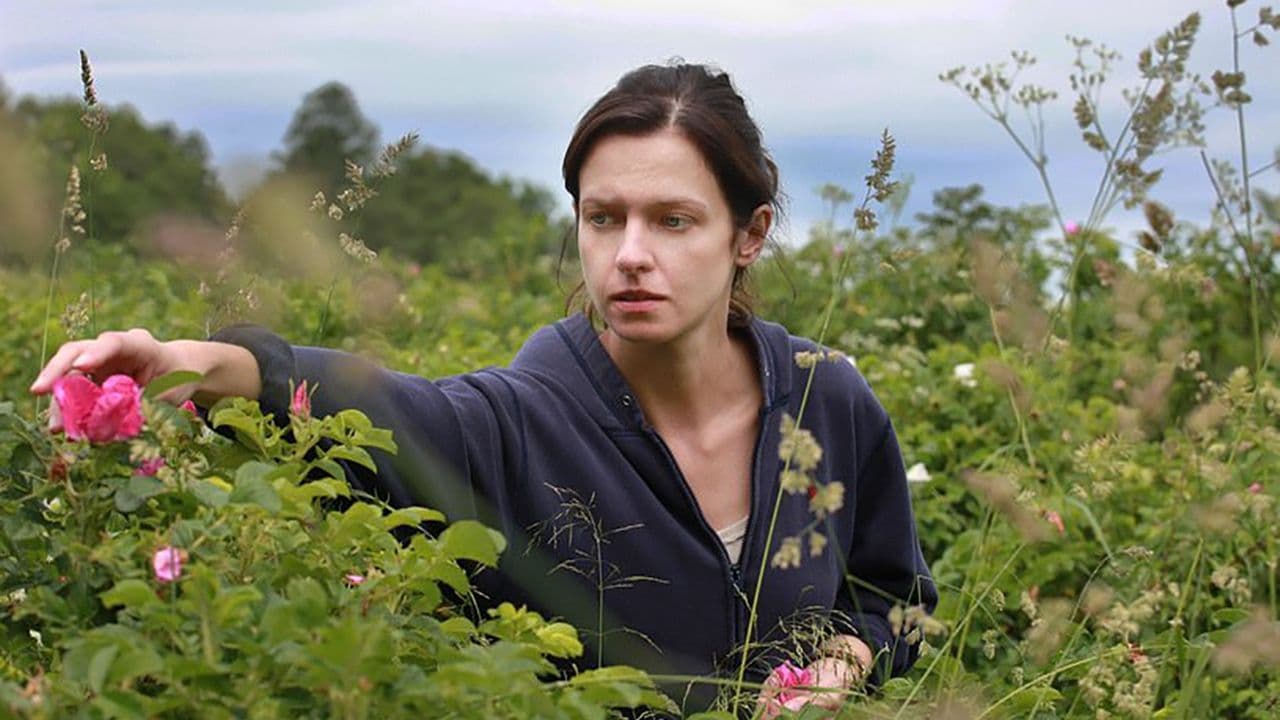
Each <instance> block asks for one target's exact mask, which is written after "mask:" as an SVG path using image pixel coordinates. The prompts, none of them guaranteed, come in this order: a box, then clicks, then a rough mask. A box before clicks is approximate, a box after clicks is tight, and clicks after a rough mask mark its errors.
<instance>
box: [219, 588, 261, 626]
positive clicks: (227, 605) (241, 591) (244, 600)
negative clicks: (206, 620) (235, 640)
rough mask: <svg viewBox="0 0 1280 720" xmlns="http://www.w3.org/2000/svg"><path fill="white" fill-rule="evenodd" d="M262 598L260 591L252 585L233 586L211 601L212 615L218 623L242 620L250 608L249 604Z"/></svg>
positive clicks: (223, 623)
mask: <svg viewBox="0 0 1280 720" xmlns="http://www.w3.org/2000/svg"><path fill="white" fill-rule="evenodd" d="M261 599H262V593H260V592H258V589H257V588H255V587H252V586H241V587H233V588H228V589H227V590H224V591H223V592H221V593H220V594H219V595H218V599H217V600H215V601H214V603H213V617H214V620H215V621H217V623H218V624H219V625H231V624H238V623H240V622H243V620H244V619H245V617H247V616H248V615H249V614H250V613H251V612H252V609H251V608H250V606H251V605H253V604H254V603H256V602H258V601H259V600H261Z"/></svg>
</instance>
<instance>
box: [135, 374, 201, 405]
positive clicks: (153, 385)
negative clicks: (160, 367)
mask: <svg viewBox="0 0 1280 720" xmlns="http://www.w3.org/2000/svg"><path fill="white" fill-rule="evenodd" d="M203 377H204V375H201V374H200V373H198V372H194V371H191V370H176V371H174V372H171V373H167V374H165V375H161V376H160V377H158V378H156V379H154V380H152V381H151V382H149V383H147V387H146V389H145V390H143V391H142V396H143V397H145V398H147V399H149V400H154V399H155V398H156V397H157V396H159V395H160V394H162V393H164V392H165V391H166V390H172V389H173V388H176V387H178V386H179V385H187V384H189V383H196V382H200V380H201V378H203Z"/></svg>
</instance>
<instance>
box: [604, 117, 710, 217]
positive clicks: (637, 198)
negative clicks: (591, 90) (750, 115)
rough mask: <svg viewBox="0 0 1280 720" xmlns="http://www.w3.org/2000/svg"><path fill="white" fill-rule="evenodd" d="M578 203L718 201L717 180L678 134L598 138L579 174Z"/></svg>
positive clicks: (708, 203) (690, 145) (669, 132)
mask: <svg viewBox="0 0 1280 720" xmlns="http://www.w3.org/2000/svg"><path fill="white" fill-rule="evenodd" d="M579 184H580V192H579V198H580V202H583V203H587V202H595V203H600V204H619V203H626V204H635V203H643V204H673V205H674V204H693V205H700V206H702V207H704V208H709V207H710V206H711V205H714V204H716V203H717V202H720V203H723V202H724V199H723V197H722V196H721V193H720V187H719V183H718V182H717V181H716V177H715V175H714V174H713V173H712V171H711V168H710V167H709V166H708V165H707V162H706V159H705V158H704V157H703V156H702V153H701V151H699V150H698V148H697V146H696V145H694V144H693V143H692V142H690V141H689V140H688V139H687V138H685V137H684V136H683V135H681V134H679V133H676V132H672V131H664V132H659V133H651V134H648V135H640V136H632V135H611V136H608V137H605V138H601V139H600V141H599V142H597V143H596V145H595V147H593V148H592V149H591V152H590V153H589V154H588V155H587V159H586V162H585V163H583V165H582V170H581V172H580V174H579Z"/></svg>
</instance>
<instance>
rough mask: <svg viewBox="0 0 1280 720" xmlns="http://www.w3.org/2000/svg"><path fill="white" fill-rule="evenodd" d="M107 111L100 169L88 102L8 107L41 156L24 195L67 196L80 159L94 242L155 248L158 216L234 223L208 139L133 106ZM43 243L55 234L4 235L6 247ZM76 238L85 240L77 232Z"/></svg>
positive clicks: (28, 102)
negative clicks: (152, 234)
mask: <svg viewBox="0 0 1280 720" xmlns="http://www.w3.org/2000/svg"><path fill="white" fill-rule="evenodd" d="M105 113H106V117H107V118H108V123H109V129H108V131H107V132H106V133H105V134H103V135H102V136H101V137H100V138H99V139H97V141H96V144H95V145H94V149H93V154H92V157H93V158H100V157H104V156H105V166H103V167H102V169H96V168H94V167H92V166H91V165H90V162H89V160H90V155H89V153H88V152H86V150H85V147H84V138H85V135H86V130H85V128H84V126H83V124H82V121H81V117H82V115H83V114H84V107H83V106H82V105H81V104H80V103H78V102H75V101H72V100H53V101H40V100H34V99H31V98H23V99H22V100H20V101H19V102H18V103H17V104H16V105H15V106H14V107H12V108H11V109H10V110H8V111H7V112H4V111H0V115H7V118H2V119H3V120H4V123H3V124H8V125H9V126H10V127H11V128H12V129H13V132H14V133H15V137H16V140H17V142H18V147H19V148H21V147H24V146H25V147H26V148H28V150H27V151H28V152H31V153H32V154H33V155H34V157H32V158H31V160H32V167H27V168H23V170H25V171H26V172H28V173H31V174H32V175H33V177H28V178H27V181H28V182H29V183H32V184H33V185H34V187H27V188H25V189H23V190H24V192H23V193H22V195H23V196H24V197H34V198H40V197H50V198H58V197H61V196H62V190H63V186H64V184H65V183H66V182H67V172H68V169H69V168H70V167H71V166H73V165H75V166H78V167H79V170H80V174H81V176H82V178H84V180H83V186H84V191H83V192H84V197H83V204H84V205H85V209H86V212H87V213H88V214H89V217H88V218H86V220H87V222H88V228H87V229H88V237H89V238H90V239H91V240H95V241H98V242H102V241H106V242H113V243H114V242H121V241H126V240H128V241H131V242H132V243H133V244H134V245H135V246H136V247H138V248H139V249H150V248H149V247H148V243H147V242H146V238H144V237H143V236H144V234H145V231H146V230H147V229H148V227H147V224H146V223H147V222H148V221H150V220H152V219H154V218H155V217H156V216H158V215H181V216H186V217H189V218H196V219H202V220H205V221H208V222H214V223H217V224H222V223H225V222H226V220H227V219H228V218H229V217H230V211H229V210H230V203H229V201H228V199H227V196H226V194H225V193H224V192H223V190H222V187H221V186H220V185H219V184H218V180H217V177H216V175H215V174H214V172H213V169H212V168H211V167H210V165H209V149H208V147H207V146H206V144H205V142H204V138H203V137H201V136H200V135H199V134H198V133H183V132H180V131H179V130H178V129H177V128H175V127H174V126H173V125H171V124H165V123H162V124H155V125H152V124H148V123H146V122H145V121H144V120H143V119H142V117H141V116H140V115H139V114H138V112H137V111H136V110H135V109H133V108H132V107H130V106H128V105H120V106H114V107H110V108H107V109H106V110H105ZM37 202H39V201H38V200H37ZM2 232H5V231H3V230H0V233H2ZM10 232H12V231H10ZM4 237H5V236H4V235H0V238H4ZM54 239H55V240H56V238H54ZM37 242H39V243H42V244H43V243H49V242H51V240H50V239H49V238H48V237H41V238H32V237H17V236H13V235H10V236H9V237H8V238H7V239H5V240H4V241H0V247H4V248H7V249H11V250H15V251H16V250H18V249H21V248H31V247H33V246H34V244H35V243H37ZM73 242H76V243H79V242H84V239H83V238H73ZM4 254H6V255H7V254H8V253H4ZM45 257H47V255H45V254H44V253H38V254H34V253H33V254H30V255H28V256H27V257H26V258H25V259H26V260H35V259H39V260H40V261H43V260H44V258H45ZM6 259H9V260H16V259H20V258H18V257H14V256H12V255H11V256H9V257H8V258H6Z"/></svg>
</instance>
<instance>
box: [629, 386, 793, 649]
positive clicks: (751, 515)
mask: <svg viewBox="0 0 1280 720" xmlns="http://www.w3.org/2000/svg"><path fill="white" fill-rule="evenodd" d="M766 408H767V403H766ZM766 408H761V410H760V430H759V432H757V433H756V442H755V448H754V449H753V450H752V459H751V486H750V490H751V498H750V503H751V504H750V506H749V507H748V512H747V527H746V530H745V534H744V535H743V536H742V551H741V553H740V554H739V555H738V562H736V563H735V562H733V561H732V560H730V559H729V553H728V552H727V551H726V550H725V548H724V543H723V542H721V541H720V536H719V535H717V534H716V532H715V529H714V528H712V527H711V523H709V522H707V517H706V515H703V514H702V508H701V507H699V506H698V501H697V499H696V498H695V497H694V496H693V489H692V488H690V487H689V481H688V480H686V479H685V477H684V473H683V472H682V471H681V470H680V465H679V463H677V462H676V458H675V455H674V454H672V452H671V448H670V447H668V446H667V443H666V441H665V440H663V439H662V436H661V435H659V434H658V433H657V431H655V430H653V429H652V428H646V432H647V433H648V434H649V437H651V438H652V439H653V440H654V442H655V443H656V444H657V445H658V447H660V448H661V449H662V453H663V455H664V456H665V457H666V460H667V464H668V465H669V466H670V467H671V470H672V472H673V473H674V474H675V476H676V479H678V480H679V481H680V489H681V490H683V491H684V495H685V498H686V499H687V500H688V501H689V505H690V507H692V508H693V511H694V513H695V514H696V515H697V517H698V520H699V522H700V523H701V524H702V528H703V531H704V532H705V533H706V535H707V536H709V537H710V538H712V541H713V543H714V544H715V546H716V550H717V551H718V552H719V553H720V559H721V562H722V564H723V565H724V567H726V568H727V569H728V573H727V576H728V580H729V587H728V588H727V589H728V591H729V602H730V606H731V609H732V613H731V618H732V627H731V632H730V643H731V645H730V646H731V647H734V648H740V647H742V646H743V644H744V643H745V642H746V627H747V623H748V620H749V619H748V618H747V617H746V614H747V613H748V612H749V611H750V609H751V607H750V606H751V598H750V597H748V596H747V592H746V588H745V587H744V586H743V583H742V581H743V575H742V568H744V567H747V566H748V564H747V560H748V559H749V554H748V553H749V551H750V549H751V531H752V529H753V527H754V526H755V525H756V523H755V516H756V513H755V506H756V496H757V494H758V492H757V491H758V490H759V489H760V451H761V449H762V448H763V446H764V437H765V433H766V432H767V429H768V427H767V421H768V417H769V413H768V412H767V410H766Z"/></svg>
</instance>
